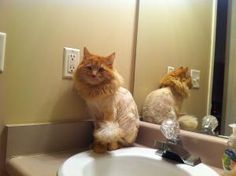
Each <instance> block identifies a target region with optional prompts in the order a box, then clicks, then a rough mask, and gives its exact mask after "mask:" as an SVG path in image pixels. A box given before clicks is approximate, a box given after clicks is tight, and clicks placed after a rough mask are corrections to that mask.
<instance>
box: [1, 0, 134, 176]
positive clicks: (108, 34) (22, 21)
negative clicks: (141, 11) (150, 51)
mask: <svg viewBox="0 0 236 176" xmlns="http://www.w3.org/2000/svg"><path fill="white" fill-rule="evenodd" d="M135 13H136V0H130V1H126V0H120V1H115V0H99V1H96V0H77V1H75V0H60V1H58V0H51V1H48V0H40V1H35V0H21V1H17V0H13V1H8V0H0V32H6V33H7V45H6V60H5V71H4V72H3V73H0V134H1V130H2V127H3V126H4V124H5V123H35V122H51V121H71V120H73V121H74V120H79V119H82V118H86V117H87V112H86V110H85V105H84V103H83V101H82V100H81V99H80V98H79V97H78V96H77V95H76V93H75V92H74V91H73V89H72V87H73V86H72V85H73V83H72V81H71V80H63V79H62V64H63V47H74V48H79V49H83V47H84V46H87V47H88V48H89V49H90V50H91V51H92V52H94V53H98V54H101V55H108V54H110V53H112V52H113V51H115V52H116V54H117V58H116V66H117V68H118V70H119V71H120V73H121V74H122V75H123V77H124V80H125V85H124V86H125V87H127V88H130V87H131V77H132V74H131V70H132V62H133V60H132V57H133V48H134V39H135V33H134V31H135ZM1 144H2V142H1V141H0V145H1ZM2 160H3V155H1V153H0V170H1V166H2V165H3V164H2V162H1V161H2ZM0 175H1V174H0Z"/></svg>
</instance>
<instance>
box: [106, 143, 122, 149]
mask: <svg viewBox="0 0 236 176" xmlns="http://www.w3.org/2000/svg"><path fill="white" fill-rule="evenodd" d="M121 147H122V146H121V144H119V143H118V142H112V143H109V144H108V145H107V149H108V150H109V151H111V150H117V149H119V148H121Z"/></svg>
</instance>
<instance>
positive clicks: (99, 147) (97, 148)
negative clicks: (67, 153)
mask: <svg viewBox="0 0 236 176" xmlns="http://www.w3.org/2000/svg"><path fill="white" fill-rule="evenodd" d="M93 151H94V152H95V153H105V152H106V151H107V146H106V145H102V144H100V143H94V144H93Z"/></svg>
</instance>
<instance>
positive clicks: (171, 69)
mask: <svg viewBox="0 0 236 176" xmlns="http://www.w3.org/2000/svg"><path fill="white" fill-rule="evenodd" d="M174 70H175V67H172V66H168V67H167V73H170V72H172V71H174Z"/></svg>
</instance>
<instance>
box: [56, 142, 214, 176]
mask: <svg viewBox="0 0 236 176" xmlns="http://www.w3.org/2000/svg"><path fill="white" fill-rule="evenodd" d="M155 151H156V150H155V149H149V148H141V147H130V148H124V149H119V150H115V151H112V152H109V153H107V154H95V153H94V152H93V151H86V152H82V153H79V154H76V155H74V156H72V157H70V158H69V159H67V160H66V161H65V162H64V163H63V165H62V166H61V167H60V169H59V171H58V176H219V175H218V174H217V173H216V172H215V171H214V170H212V169H211V168H209V167H208V166H206V165H205V164H202V163H201V164H198V165H197V166H194V167H192V166H188V165H185V164H176V163H174V162H169V161H166V160H164V159H162V158H161V157H160V156H158V155H156V154H155Z"/></svg>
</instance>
